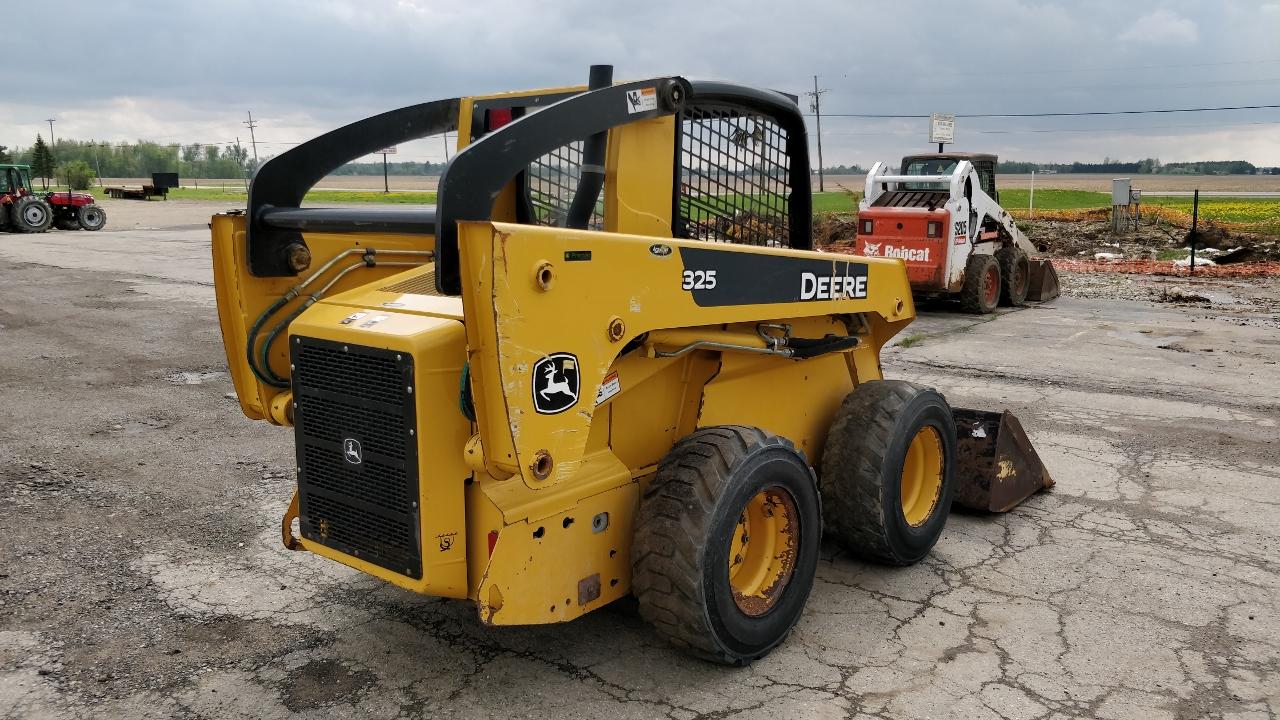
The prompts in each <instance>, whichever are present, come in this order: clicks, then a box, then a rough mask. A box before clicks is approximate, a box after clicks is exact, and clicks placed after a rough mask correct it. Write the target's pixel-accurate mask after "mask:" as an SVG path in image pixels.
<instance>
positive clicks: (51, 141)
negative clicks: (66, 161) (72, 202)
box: [48, 118, 71, 192]
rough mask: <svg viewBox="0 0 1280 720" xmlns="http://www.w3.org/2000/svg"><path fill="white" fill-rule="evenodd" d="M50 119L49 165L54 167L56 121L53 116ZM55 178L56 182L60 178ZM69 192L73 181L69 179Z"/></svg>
mask: <svg viewBox="0 0 1280 720" xmlns="http://www.w3.org/2000/svg"><path fill="white" fill-rule="evenodd" d="M48 120H49V167H50V168H51V169H52V167H53V164H54V162H55V161H54V155H53V146H54V140H53V122H54V120H53V118H48ZM53 180H54V182H55V183H56V182H57V180H58V178H57V177H56V176H55V177H54V178H53ZM67 192H71V182H70V181H68V182H67Z"/></svg>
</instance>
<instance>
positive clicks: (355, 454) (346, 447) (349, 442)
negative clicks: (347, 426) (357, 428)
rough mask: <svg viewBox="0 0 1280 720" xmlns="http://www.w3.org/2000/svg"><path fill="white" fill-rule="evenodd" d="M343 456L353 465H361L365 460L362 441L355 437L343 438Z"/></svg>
mask: <svg viewBox="0 0 1280 720" xmlns="http://www.w3.org/2000/svg"><path fill="white" fill-rule="evenodd" d="M342 456H343V457H344V458H346V460H347V462H349V463H351V464H352V465H359V464H360V463H362V462H364V450H363V449H362V448H361V447H360V441H359V440H356V439H355V438H347V439H346V440H343V441H342Z"/></svg>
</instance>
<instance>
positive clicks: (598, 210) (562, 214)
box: [522, 140, 604, 230]
mask: <svg viewBox="0 0 1280 720" xmlns="http://www.w3.org/2000/svg"><path fill="white" fill-rule="evenodd" d="M581 179H582V141H580V140H579V141H575V142H572V143H569V144H568V145H562V146H560V147H558V148H556V149H555V150H553V151H551V152H549V153H547V154H546V155H543V156H542V157H540V158H538V159H537V160H535V161H533V162H531V163H529V167H528V169H526V170H525V172H524V190H525V197H526V198H527V199H528V206H527V211H526V212H527V214H528V215H529V217H528V218H522V220H523V221H525V222H529V223H532V224H535V225H549V226H552V227H564V226H565V218H566V216H567V215H568V213H569V205H570V204H572V203H573V197H574V195H575V194H576V193H577V191H578V183H579V181H580V180H581ZM603 227H604V213H603V208H602V207H601V199H600V196H599V194H597V196H596V198H595V208H594V209H593V210H592V211H591V219H590V220H589V221H587V228H588V229H590V230H600V229H602V228H603Z"/></svg>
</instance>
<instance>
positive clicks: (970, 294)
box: [960, 255, 1001, 315]
mask: <svg viewBox="0 0 1280 720" xmlns="http://www.w3.org/2000/svg"><path fill="white" fill-rule="evenodd" d="M1000 284H1001V283H1000V264H999V263H997V262H996V259H995V258H994V257H992V256H990V255H970V256H969V260H968V262H966V263H965V265H964V287H963V288H961V290H960V308H961V309H962V310H964V311H965V312H967V313H973V314H975V315H987V314H989V313H993V312H995V310H996V306H997V305H998V304H1000Z"/></svg>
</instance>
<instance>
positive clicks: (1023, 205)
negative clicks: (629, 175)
mask: <svg viewBox="0 0 1280 720" xmlns="http://www.w3.org/2000/svg"><path fill="white" fill-rule="evenodd" d="M57 189H58V190H60V191H61V190H65V188H57ZM89 192H98V193H101V190H100V189H99V188H93V189H91V190H89ZM169 197H170V198H172V199H174V200H204V201H212V202H223V201H225V202H230V203H237V204H243V203H244V202H245V192H244V190H242V189H236V188H224V187H214V188H198V189H197V188H178V189H174V190H171V191H170V192H169ZM861 198H862V193H849V192H845V191H833V192H815V193H814V194H813V212H814V214H815V215H825V214H828V213H839V212H856V211H857V209H858V201H859V200H860V199H861ZM732 199H734V198H729V197H726V198H723V199H721V201H720V202H717V200H716V199H715V198H714V197H708V198H702V199H701V200H700V201H699V203H698V204H699V205H705V206H707V207H706V209H708V210H714V209H715V207H714V206H717V205H723V206H725V207H733V206H735V205H737V204H738V203H736V202H730V200H732ZM1029 199H1030V192H1029V191H1028V190H1022V189H1010V190H1004V191H1001V193H1000V204H1001V205H1003V206H1004V207H1005V208H1006V209H1009V210H1013V211H1026V210H1027V203H1028V200H1029ZM153 202H154V201H153ZM435 202H436V194H435V193H434V192H400V191H397V192H391V193H382V192H378V191H376V190H312V191H311V192H309V193H307V196H306V203H307V204H309V205H320V204H325V203H390V204H401V205H432V204H435ZM1110 204H1111V195H1110V194H1108V193H1100V192H1089V191H1086V190H1038V191H1036V194H1035V209H1036V210H1045V211H1050V210H1090V209H1097V208H1106V207H1109V206H1110ZM1143 207H1145V208H1148V209H1151V208H1168V209H1169V210H1171V211H1173V212H1174V213H1175V214H1174V215H1173V216H1172V217H1169V218H1168V219H1170V220H1173V221H1176V222H1179V223H1180V224H1185V223H1186V222H1187V221H1188V220H1189V217H1190V213H1191V198H1189V197H1181V196H1177V197H1171V196H1159V195H1148V196H1146V197H1144V198H1143ZM1019 217H1023V216H1022V215H1021V214H1019ZM1200 217H1201V218H1202V219H1205V220H1212V221H1216V222H1225V223H1238V224H1240V225H1243V226H1245V229H1249V230H1256V231H1259V232H1265V233H1274V234H1280V198H1240V197H1207V198H1201V199H1200Z"/></svg>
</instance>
